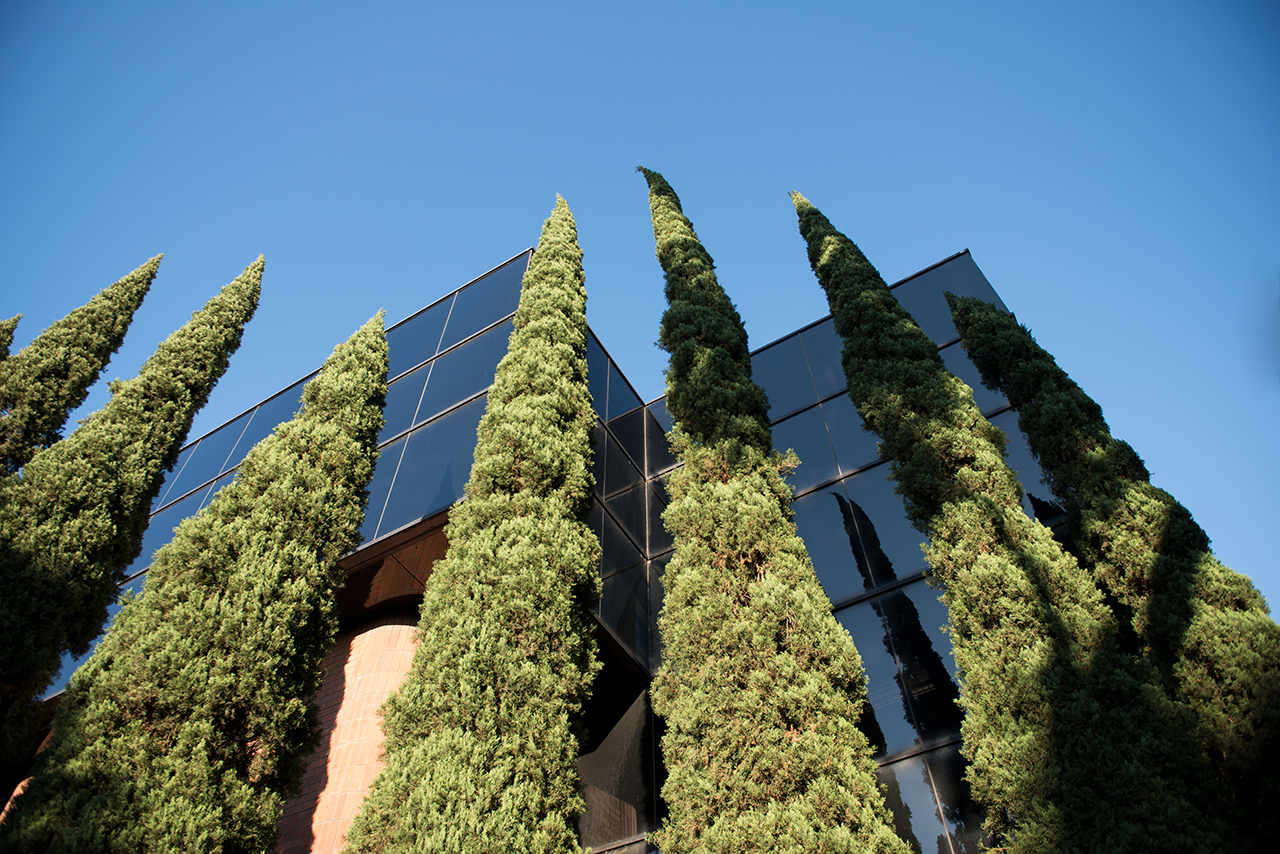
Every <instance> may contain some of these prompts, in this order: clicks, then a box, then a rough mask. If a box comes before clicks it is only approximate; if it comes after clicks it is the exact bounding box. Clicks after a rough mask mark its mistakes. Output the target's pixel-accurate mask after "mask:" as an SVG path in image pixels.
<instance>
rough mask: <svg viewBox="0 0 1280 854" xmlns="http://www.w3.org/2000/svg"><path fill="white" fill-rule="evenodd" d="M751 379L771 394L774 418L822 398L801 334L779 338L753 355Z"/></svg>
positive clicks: (770, 407) (771, 417)
mask: <svg viewBox="0 0 1280 854" xmlns="http://www.w3.org/2000/svg"><path fill="white" fill-rule="evenodd" d="M751 378H752V379H754V380H755V381H756V384H757V385H759V386H760V387H761V388H762V389H764V391H765V394H767V395H769V420H770V421H776V420H778V419H779V418H781V417H783V416H784V415H787V414H788V413H791V412H795V411H796V410H797V409H799V408H800V407H802V406H806V405H808V404H810V403H813V402H814V401H815V400H817V399H818V397H817V393H816V392H815V391H814V389H813V380H811V379H810V378H809V365H808V363H807V362H806V361H805V358H804V347H803V346H802V345H801V344H800V336H799V335H793V336H791V337H790V338H788V339H786V340H785V341H779V342H778V343H777V344H774V345H773V346H772V347H770V348H769V349H767V350H762V351H760V352H759V353H756V354H755V355H754V356H752V357H751Z"/></svg>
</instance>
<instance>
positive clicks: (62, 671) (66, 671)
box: [40, 572, 147, 700]
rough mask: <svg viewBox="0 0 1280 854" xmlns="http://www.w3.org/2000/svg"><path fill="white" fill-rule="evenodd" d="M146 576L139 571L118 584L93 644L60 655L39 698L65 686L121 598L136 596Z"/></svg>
mask: <svg viewBox="0 0 1280 854" xmlns="http://www.w3.org/2000/svg"><path fill="white" fill-rule="evenodd" d="M146 577H147V574H146V573H145V572H141V573H138V574H137V575H135V576H134V577H133V578H130V579H128V580H127V581H125V583H124V584H122V585H120V591H119V593H117V595H116V599H115V601H113V602H112V603H111V604H110V605H108V606H107V622H106V623H105V624H103V625H104V627H103V630H102V634H100V635H98V637H97V638H96V639H95V640H94V642H93V646H92V647H90V648H89V651H88V652H86V653H85V654H84V655H81V656H73V655H72V654H71V653H69V652H68V653H66V654H64V655H63V656H62V667H60V668H59V669H58V675H57V676H56V677H54V680H53V684H52V685H50V686H49V688H48V690H46V691H45V692H44V694H43V695H42V696H41V697H40V699H42V700H44V699H47V698H49V697H52V696H53V695H54V694H57V693H59V692H60V691H62V690H63V689H64V688H66V687H67V682H69V681H70V680H71V674H73V673H75V672H76V669H77V668H79V667H80V665H82V664H84V663H85V662H86V661H88V660H89V656H91V655H93V650H94V649H95V648H97V645H98V641H100V640H101V639H102V638H103V636H104V635H106V632H107V628H110V626H111V621H112V620H114V619H115V618H116V614H118V613H120V609H121V608H122V607H123V602H122V600H123V599H124V598H125V597H126V596H137V595H138V594H139V593H140V592H142V584H143V582H144V581H145V580H146Z"/></svg>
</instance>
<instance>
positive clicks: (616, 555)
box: [600, 513, 644, 577]
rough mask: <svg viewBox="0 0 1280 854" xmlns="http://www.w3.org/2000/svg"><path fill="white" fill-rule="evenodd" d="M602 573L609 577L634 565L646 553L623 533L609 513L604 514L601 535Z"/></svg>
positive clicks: (642, 558)
mask: <svg viewBox="0 0 1280 854" xmlns="http://www.w3.org/2000/svg"><path fill="white" fill-rule="evenodd" d="M600 551H601V556H600V574H601V575H603V576H605V577H608V576H610V575H613V574H614V573H615V572H621V571H622V570H624V569H626V568H628V567H631V566H634V565H636V564H637V563H640V562H641V561H642V560H644V555H642V554H640V552H639V550H638V549H637V548H636V547H635V545H633V544H632V542H631V541H630V540H628V539H627V536H626V535H625V534H623V533H622V529H621V528H619V527H618V523H617V522H615V521H613V519H612V518H611V517H610V516H609V514H608V513H605V514H604V532H603V534H602V536H601V537H600Z"/></svg>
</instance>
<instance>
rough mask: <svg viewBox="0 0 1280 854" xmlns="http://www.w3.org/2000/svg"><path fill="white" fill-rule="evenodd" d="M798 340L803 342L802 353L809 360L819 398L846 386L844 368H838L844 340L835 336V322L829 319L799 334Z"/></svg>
mask: <svg viewBox="0 0 1280 854" xmlns="http://www.w3.org/2000/svg"><path fill="white" fill-rule="evenodd" d="M800 338H801V339H802V340H803V341H804V353H805V356H806V357H807V358H808V360H809V372H810V374H812V376H813V384H814V386H815V387H817V389H818V397H819V398H824V397H829V396H831V395H833V394H835V393H836V392H838V391H840V390H842V389H843V388H844V387H845V386H846V385H848V383H846V382H845V377H844V368H842V367H841V366H840V356H841V354H842V353H843V352H844V339H843V338H841V337H840V336H839V335H837V334H836V328H835V322H834V321H833V320H831V318H827V319H826V320H824V321H823V322H822V323H819V324H818V325H817V326H814V327H811V328H809V329H806V330H805V331H804V332H801V333H800Z"/></svg>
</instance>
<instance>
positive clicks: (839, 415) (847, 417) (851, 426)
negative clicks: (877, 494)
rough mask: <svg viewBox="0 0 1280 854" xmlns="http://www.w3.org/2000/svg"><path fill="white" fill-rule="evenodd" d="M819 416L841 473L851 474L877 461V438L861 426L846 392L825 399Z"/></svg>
mask: <svg viewBox="0 0 1280 854" xmlns="http://www.w3.org/2000/svg"><path fill="white" fill-rule="evenodd" d="M822 415H823V417H824V418H825V419H826V421H827V432H828V434H829V435H830V437H831V444H832V446H834V448H835V452H836V460H837V461H839V463H840V470H841V472H842V473H844V474H851V473H852V472H855V471H857V470H858V469H861V468H865V467H866V466H868V465H870V464H871V463H874V462H875V461H876V460H877V458H878V457H879V455H880V452H879V449H878V447H877V445H878V444H879V443H878V440H877V439H876V436H875V434H874V433H868V432H867V430H866V429H865V428H864V427H863V423H862V416H860V415H858V410H857V409H855V408H854V406H853V403H852V402H851V401H850V400H849V395H847V394H842V395H840V396H839V397H833V398H832V399H831V400H828V401H826V402H824V403H823V404H822Z"/></svg>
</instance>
